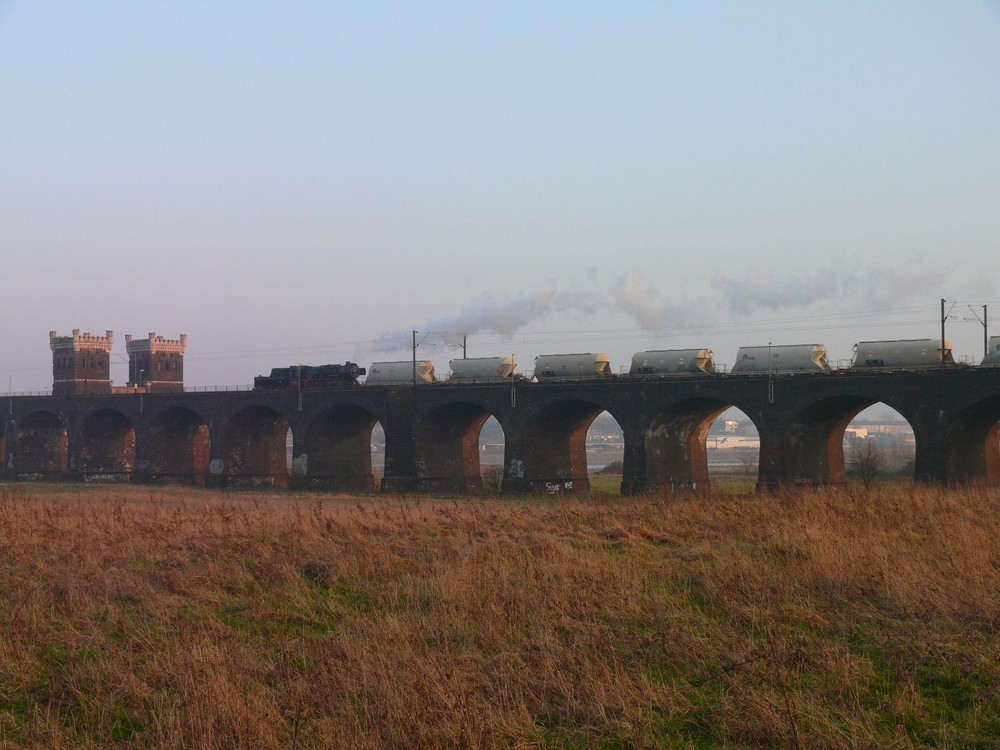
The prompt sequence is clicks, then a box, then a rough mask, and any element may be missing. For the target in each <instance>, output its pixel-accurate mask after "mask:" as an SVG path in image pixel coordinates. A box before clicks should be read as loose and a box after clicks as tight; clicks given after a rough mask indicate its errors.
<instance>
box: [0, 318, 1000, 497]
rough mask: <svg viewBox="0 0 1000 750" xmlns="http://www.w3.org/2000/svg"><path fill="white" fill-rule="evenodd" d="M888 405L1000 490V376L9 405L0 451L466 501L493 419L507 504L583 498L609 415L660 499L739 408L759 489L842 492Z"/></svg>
mask: <svg viewBox="0 0 1000 750" xmlns="http://www.w3.org/2000/svg"><path fill="white" fill-rule="evenodd" d="M95 338H106V339H107V340H108V343H110V332H109V335H108V336H107V337H95ZM150 339H151V340H154V341H155V340H156V337H154V336H153V335H151V336H150ZM53 351H54V352H55V351H56V349H55V348H54V349H53ZM86 351H87V352H88V355H87V356H94V357H96V356H104V354H106V350H105V349H101V348H100V347H97V348H95V349H93V350H91V349H87V350H86ZM91 351H92V352H93V353H92V354H91V353H90V352H91ZM879 402H881V403H884V404H886V405H888V406H890V407H892V408H893V409H895V410H896V411H898V412H899V413H900V414H901V415H902V416H903V417H904V418H905V419H906V420H907V421H908V422H909V424H910V426H911V427H912V429H913V432H914V436H915V440H916V458H915V468H914V478H915V479H916V480H917V481H921V482H934V483H942V484H950V485H971V484H990V485H1000V449H998V442H1000V368H985V367H981V368H965V367H950V368H948V369H946V370H940V369H931V370H922V371H890V372H882V371H878V372H854V371H844V370H842V371H835V372H828V373H814V374H799V375H784V374H780V375H779V374H776V375H771V376H769V375H767V374H749V375H711V376H680V375H678V376H672V377H660V378H656V377H649V378H643V377H639V378H636V377H610V378H605V379H599V380H590V381H562V382H542V383H532V382H515V383H513V384H511V383H506V384H505V383H498V384H463V385H460V384H451V383H447V382H445V383H438V384H428V385H418V386H395V387H386V386H370V385H364V386H361V385H356V386H347V387H340V388H334V387H331V388H316V389H302V390H287V391H230V392H197V393H184V392H180V391H177V392H161V393H155V392H150V393H147V392H145V391H144V390H142V389H138V390H136V391H133V392H130V393H121V394H116V393H102V394H92V393H91V394H86V395H79V394H77V395H53V396H20V397H17V396H15V397H10V398H7V399H3V401H0V404H2V407H0V408H2V412H0V420H2V425H3V429H2V432H0V455H2V456H3V461H4V463H3V468H2V476H3V477H4V478H6V479H11V480H26V479H38V480H42V479H58V480H66V479H88V480H94V479H104V480H117V481H137V482H138V481H142V482H190V483H195V484H207V485H217V486H234V485H242V484H254V485H269V486H290V485H294V486H302V487H317V488H324V489H331V490H344V491H359V490H360V491H368V490H374V489H378V488H381V489H384V490H388V491H404V492H414V491H415V492H467V491H478V490H480V489H482V480H481V478H480V465H479V452H480V451H479V432H480V429H481V427H482V425H483V424H484V423H485V422H486V420H487V419H489V418H490V417H491V416H492V417H495V418H496V419H497V421H498V422H499V423H500V425H501V427H502V428H503V432H504V477H503V491H504V492H554V491H558V492H575V493H581V494H582V493H586V492H588V491H589V480H588V476H587V462H586V447H585V440H586V433H587V429H588V427H589V426H590V424H591V422H592V421H593V420H594V418H595V417H596V416H597V415H599V414H600V413H601V412H604V411H607V412H609V413H610V414H611V415H612V416H613V417H614V418H615V419H616V420H617V421H618V424H619V425H620V426H621V428H622V430H623V433H624V451H625V453H624V471H623V478H622V487H621V488H622V491H623V492H625V493H635V492H646V491H651V492H661V491H664V490H669V489H670V488H678V487H695V488H698V487H702V486H704V485H705V484H706V483H707V482H708V481H709V476H708V463H707V450H706V446H705V440H706V435H707V432H708V428H709V425H711V423H712V421H713V420H714V419H715V418H716V417H717V416H718V415H719V414H721V413H722V412H723V411H724V410H726V409H727V408H730V407H737V408H739V409H741V410H742V411H743V412H744V413H745V414H746V415H747V416H748V417H749V418H750V419H751V420H752V421H753V423H754V425H755V426H756V428H757V431H758V432H759V434H760V459H759V469H758V471H759V474H758V487H759V488H776V487H782V486H796V485H836V484H841V483H843V482H844V481H845V472H844V453H843V436H844V430H845V428H846V426H847V424H848V423H849V422H850V421H851V419H852V418H853V417H854V416H855V415H857V414H858V413H859V412H860V411H862V410H863V409H865V408H867V407H868V406H871V405H873V404H876V403H879ZM376 424H380V425H381V426H382V428H383V430H384V433H385V473H384V477H383V478H382V480H381V483H380V485H379V487H376V482H375V477H374V473H373V471H372V450H373V446H372V440H371V437H372V431H373V428H374V426H375V425H376ZM289 432H290V433H291V438H292V439H291V451H290V453H289V451H288V449H287V447H286V440H287V437H288V434H289Z"/></svg>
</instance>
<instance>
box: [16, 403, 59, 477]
mask: <svg viewBox="0 0 1000 750" xmlns="http://www.w3.org/2000/svg"><path fill="white" fill-rule="evenodd" d="M15 435H16V441H17V450H16V451H15V453H14V461H13V467H12V468H13V472H14V476H15V477H16V478H24V479H27V478H37V479H58V478H62V477H63V476H64V475H65V474H66V471H67V470H68V468H69V459H68V457H69V441H68V431H67V429H66V425H65V424H64V423H63V421H62V420H61V419H60V418H59V417H58V416H56V415H55V414H53V413H52V412H50V411H33V412H31V413H30V414H28V415H27V416H25V417H24V419H22V420H20V421H19V422H18V425H17V430H16V433H15ZM4 455H5V456H6V451H4Z"/></svg>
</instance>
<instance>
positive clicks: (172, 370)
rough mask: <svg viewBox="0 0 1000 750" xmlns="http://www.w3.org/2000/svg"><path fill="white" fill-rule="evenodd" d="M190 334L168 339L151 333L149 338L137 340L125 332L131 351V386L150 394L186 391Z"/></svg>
mask: <svg viewBox="0 0 1000 750" xmlns="http://www.w3.org/2000/svg"><path fill="white" fill-rule="evenodd" d="M186 348H187V334H186V333H182V334H181V337H180V338H179V339H165V338H163V337H162V336H157V335H156V332H155V331H150V332H149V338H148V339H133V338H132V335H131V334H125V350H126V351H127V352H128V385H129V387H132V388H139V389H142V390H146V391H148V392H150V393H164V392H167V391H183V390H184V350H185V349H186Z"/></svg>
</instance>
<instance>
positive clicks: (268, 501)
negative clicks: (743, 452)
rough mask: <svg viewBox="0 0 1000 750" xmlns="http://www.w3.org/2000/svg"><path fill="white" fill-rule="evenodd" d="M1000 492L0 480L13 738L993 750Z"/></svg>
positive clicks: (2, 673)
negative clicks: (284, 488)
mask: <svg viewBox="0 0 1000 750" xmlns="http://www.w3.org/2000/svg"><path fill="white" fill-rule="evenodd" d="M998 569H1000V494H998V493H997V492H995V491H990V490H974V491H973V490H970V491H945V490H941V489H934V488H876V489H874V490H872V491H871V492H867V493H862V492H856V491H845V490H840V491H833V490H830V491H803V492H795V493H788V494H774V495H763V496H742V497H731V496H721V495H711V494H710V495H706V496H697V497H678V498H667V497H664V498H653V497H648V498H636V499H622V498H616V497H597V498H592V499H589V500H569V499H557V500H551V499H549V500H539V499H521V500H469V499H454V500H435V501H432V500H428V499H418V498H378V499H372V498H349V497H337V496H329V495H286V494H254V493H231V494H224V493H213V492H209V491H199V490H194V489H181V488H163V489H160V488H157V489H136V488H133V487H113V486H102V487H97V486H75V487H63V486H58V487H42V486H38V485H7V486H3V487H0V625H2V627H0V738H2V739H0V747H22V746H30V747H104V746H123V747H143V748H147V747H149V748H178V747H188V748H203V747H254V748H284V747H299V748H305V747H331V748H332V747H373V748H396V747H399V748H403V747H472V748H475V747H715V746H726V747H809V748H813V747H829V748H839V747H864V748H868V747H872V748H874V747H901V748H902V747H920V746H948V747H969V746H979V747H998V746H1000V745H998V744H997V742H996V738H997V737H1000V709H998V703H1000V648H998V640H997V626H998V623H1000V589H998V582H1000V576H998Z"/></svg>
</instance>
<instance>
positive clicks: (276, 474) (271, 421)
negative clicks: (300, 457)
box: [221, 406, 290, 487]
mask: <svg viewBox="0 0 1000 750" xmlns="http://www.w3.org/2000/svg"><path fill="white" fill-rule="evenodd" d="M289 429H290V425H289V423H288V420H287V419H286V418H285V417H284V416H283V415H282V414H280V413H279V412H277V411H275V410H274V409H271V408H269V407H266V406H248V407H246V408H244V409H241V410H240V411H238V412H237V413H236V414H234V415H233V416H232V417H231V418H230V419H229V420H228V421H227V422H226V424H225V426H224V427H223V429H222V451H221V454H222V461H223V466H224V476H225V482H226V484H229V485H253V486H257V485H262V486H273V487H287V486H288V483H289V471H288V456H287V442H286V441H287V436H288V431H289Z"/></svg>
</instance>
